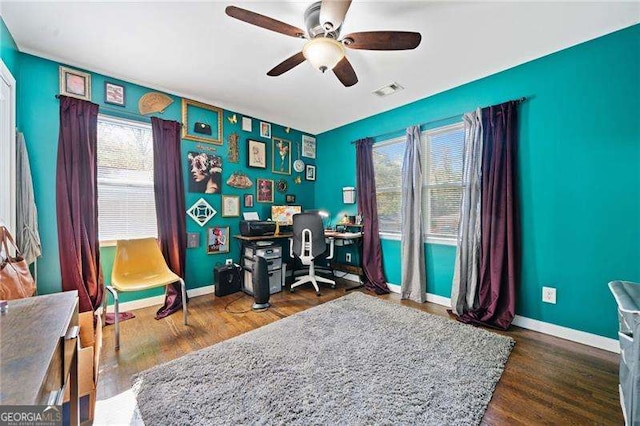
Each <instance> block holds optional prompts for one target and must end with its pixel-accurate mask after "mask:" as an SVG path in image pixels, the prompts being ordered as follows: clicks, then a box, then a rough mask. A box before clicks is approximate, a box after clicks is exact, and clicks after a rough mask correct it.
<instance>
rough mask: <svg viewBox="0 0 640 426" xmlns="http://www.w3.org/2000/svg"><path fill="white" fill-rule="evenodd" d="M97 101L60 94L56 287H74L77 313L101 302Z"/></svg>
mask: <svg viewBox="0 0 640 426" xmlns="http://www.w3.org/2000/svg"><path fill="white" fill-rule="evenodd" d="M98 108H99V107H98V105H96V104H94V103H91V102H89V101H84V100H81V99H75V98H70V97H67V96H60V133H59V136H58V160H57V166H56V214H57V222H58V250H59V254H60V272H61V275H62V290H63V291H70V290H78V297H79V299H80V312H88V311H95V310H96V309H97V308H98V307H99V306H100V304H101V303H102V297H103V293H104V282H103V278H102V270H101V268H100V243H99V241H98V179H97V173H98V154H97V142H98Z"/></svg>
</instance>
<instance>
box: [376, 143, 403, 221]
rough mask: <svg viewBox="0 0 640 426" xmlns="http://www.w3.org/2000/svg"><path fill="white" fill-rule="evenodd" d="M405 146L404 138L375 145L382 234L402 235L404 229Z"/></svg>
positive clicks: (379, 216) (379, 217)
mask: <svg viewBox="0 0 640 426" xmlns="http://www.w3.org/2000/svg"><path fill="white" fill-rule="evenodd" d="M404 145H405V137H404V136H402V137H400V138H396V139H391V140H388V141H384V142H378V143H376V144H374V145H373V170H374V176H375V179H376V199H377V201H378V222H379V227H380V232H382V233H390V234H400V230H401V227H402V217H401V213H400V206H401V202H402V200H401V198H402V196H401V191H402V159H403V157H404Z"/></svg>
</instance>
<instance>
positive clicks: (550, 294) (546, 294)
mask: <svg viewBox="0 0 640 426" xmlns="http://www.w3.org/2000/svg"><path fill="white" fill-rule="evenodd" d="M542 301H543V302H546V303H552V304H554V305H555V304H556V289H555V288H553V287H542Z"/></svg>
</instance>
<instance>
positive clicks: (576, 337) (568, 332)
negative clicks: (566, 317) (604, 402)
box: [387, 283, 620, 353]
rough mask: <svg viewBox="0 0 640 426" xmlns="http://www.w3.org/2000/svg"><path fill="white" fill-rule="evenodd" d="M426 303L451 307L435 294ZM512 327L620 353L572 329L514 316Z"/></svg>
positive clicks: (610, 342)
mask: <svg viewBox="0 0 640 426" xmlns="http://www.w3.org/2000/svg"><path fill="white" fill-rule="evenodd" d="M387 285H388V286H389V290H391V291H392V292H393V293H398V294H400V286H399V285H398V284H391V283H387ZM427 302H431V303H435V304H437V305H442V306H446V307H451V298H449V297H444V296H438V295H437V294H431V293H427ZM513 325H516V326H518V327H522V328H526V329H527V330H533V331H537V332H539V333H543V334H548V335H550V336H555V337H559V338H561V339H565V340H570V341H572V342H576V343H581V344H583V345H587V346H593V347H594V348H598V349H604V350H605V351H609V352H615V353H620V344H619V342H618V340H616V339H611V338H609V337H604V336H599V335H597V334H593V333H587V332H585V331H580V330H574V329H573V328H567V327H563V326H561V325H556V324H551V323H549V322H544V321H540V320H536V319H532V318H527V317H523V316H520V315H516V316H515V318H514V319H513Z"/></svg>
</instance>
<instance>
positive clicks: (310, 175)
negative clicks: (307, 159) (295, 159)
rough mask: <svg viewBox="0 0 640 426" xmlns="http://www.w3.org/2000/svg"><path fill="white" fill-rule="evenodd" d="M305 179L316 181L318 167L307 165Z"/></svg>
mask: <svg viewBox="0 0 640 426" xmlns="http://www.w3.org/2000/svg"><path fill="white" fill-rule="evenodd" d="M304 179H305V180H316V166H313V165H311V164H307V168H306V169H305V172H304Z"/></svg>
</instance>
